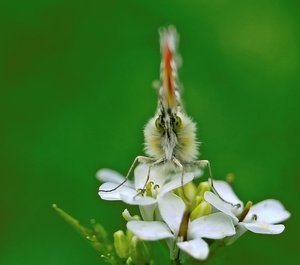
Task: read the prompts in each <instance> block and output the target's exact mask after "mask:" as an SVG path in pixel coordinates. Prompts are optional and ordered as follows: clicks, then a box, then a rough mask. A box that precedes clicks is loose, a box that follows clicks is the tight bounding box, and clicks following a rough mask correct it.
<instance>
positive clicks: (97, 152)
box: [0, 0, 300, 265]
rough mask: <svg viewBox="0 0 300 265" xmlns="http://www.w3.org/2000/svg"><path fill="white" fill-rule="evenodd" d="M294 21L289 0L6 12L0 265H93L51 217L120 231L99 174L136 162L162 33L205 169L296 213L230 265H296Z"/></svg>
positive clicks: (31, 6)
mask: <svg viewBox="0 0 300 265" xmlns="http://www.w3.org/2000/svg"><path fill="white" fill-rule="evenodd" d="M299 11H300V4H299V1H296V0H295V1H291V0H271V1H259V0H252V1H229V0H223V1H222V0H219V1H217V0H216V1H209V0H206V1H196V0H194V1H192V0H190V1H179V0H177V1H175V0H173V1H138V0H128V1H122V0H112V1H100V0H98V1H97V0H88V1H76V0H75V1H67V0H61V1H50V0H49V1H31V0H29V1H5V2H4V1H3V2H2V3H1V4H0V28H1V41H0V56H1V58H0V59H1V60H0V87H1V97H0V115H1V131H0V137H1V138H0V139H1V153H0V155H1V158H0V161H1V193H0V199H1V219H0V222H1V225H0V229H1V231H0V235H1V236H0V238H1V241H0V242H1V245H0V264H6V265H11V264H14V265H15V264H43V265H46V264H100V263H101V262H100V261H99V256H98V253H97V252H95V251H94V250H93V249H92V248H91V247H90V246H89V245H88V244H87V243H86V242H85V241H84V240H83V239H82V238H81V237H80V236H79V235H78V234H76V233H75V232H74V231H73V230H72V228H71V227H69V225H68V224H67V223H65V221H64V220H62V219H61V218H60V217H59V216H58V215H57V214H56V213H55V211H54V210H53V209H52V207H51V205H52V204H53V203H57V204H58V206H60V207H61V208H63V209H64V210H66V211H67V212H68V213H70V214H71V215H73V216H74V217H76V218H77V219H79V220H80V221H81V222H82V223H83V224H85V225H88V224H89V220H90V219H91V218H95V219H96V220H98V221H100V222H101V223H102V224H103V225H104V226H105V227H106V228H107V229H108V230H109V231H110V232H113V231H115V230H117V229H124V227H125V222H124V221H123V219H122V218H121V212H122V210H123V209H124V208H125V205H124V204H122V203H117V202H105V201H101V200H100V198H99V197H98V195H97V191H98V187H99V183H98V181H97V180H96V179H95V172H96V171H97V170H98V169H99V168H103V167H109V168H113V169H115V170H117V171H119V172H121V173H122V174H125V173H126V172H127V170H128V168H129V166H130V165H131V162H132V161H133V159H134V157H135V156H136V155H141V154H143V150H142V148H143V145H142V143H143V134H142V129H143V126H144V124H145V123H146V122H147V120H148V119H149V118H150V117H151V115H153V113H154V111H155V108H156V100H157V99H156V93H155V92H154V90H153V89H152V88H151V83H152V81H153V80H155V79H158V77H159V64H160V54H159V45H158V32H157V31H158V28H159V27H161V26H166V25H169V24H174V25H175V26H176V27H177V29H178V31H179V34H180V36H181V43H180V52H181V54H182V57H183V68H182V69H181V70H180V80H181V82H182V83H183V85H184V88H185V90H184V95H183V99H184V102H185V105H186V110H187V112H188V113H189V114H190V115H191V116H192V117H194V120H195V121H196V122H197V123H198V128H199V131H198V138H199V139H200V140H201V141H202V142H203V144H202V146H201V158H203V159H209V160H210V161H211V164H212V169H213V172H214V175H215V177H216V178H219V179H224V178H225V176H226V174H227V173H229V172H232V173H234V174H235V177H236V178H235V182H234V187H235V190H236V192H237V194H238V195H239V197H240V198H241V199H242V200H244V201H247V200H252V201H253V202H254V203H256V202H259V201H261V200H263V199H267V198H276V199H278V200H280V201H281V202H282V203H283V204H284V205H285V207H286V208H287V209H288V210H289V211H290V212H291V213H292V217H291V218H290V220H288V221H286V222H285V225H286V230H285V231H284V233H283V234H281V235H278V236H262V235H254V234H251V233H247V234H246V235H244V236H243V237H242V238H241V239H239V240H238V241H237V242H236V243H235V244H233V245H232V246H229V247H227V248H226V255H227V259H228V264H266V263H268V264H296V263H297V262H296V257H298V252H297V251H298V247H297V246H296V245H295V244H294V243H293V240H295V239H297V236H299V232H300V229H299V227H298V225H299V205H298V203H299V197H300V196H299V194H300V191H299V189H300V187H299V185H298V183H299V181H298V179H299V175H300V174H299V173H300V172H299V166H298V164H299V135H300V133H299V120H300V119H299V113H300V112H299V108H298V105H299V95H300V93H299V84H300V82H299V81H300V80H299V79H300V74H299V70H300V53H299V47H300V27H299V25H300V24H299V23H300V14H299ZM206 176H207V173H206ZM133 211H134V210H133Z"/></svg>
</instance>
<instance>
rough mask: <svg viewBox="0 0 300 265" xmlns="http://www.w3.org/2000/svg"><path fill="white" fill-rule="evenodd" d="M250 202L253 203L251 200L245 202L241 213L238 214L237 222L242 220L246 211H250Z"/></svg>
mask: <svg viewBox="0 0 300 265" xmlns="http://www.w3.org/2000/svg"><path fill="white" fill-rule="evenodd" d="M252 204H253V203H252V202H251V201H248V202H247V204H246V206H245V208H244V210H243V211H242V213H241V214H240V216H239V222H242V221H243V220H244V219H245V217H246V215H247V214H248V212H249V211H250V207H251V206H252Z"/></svg>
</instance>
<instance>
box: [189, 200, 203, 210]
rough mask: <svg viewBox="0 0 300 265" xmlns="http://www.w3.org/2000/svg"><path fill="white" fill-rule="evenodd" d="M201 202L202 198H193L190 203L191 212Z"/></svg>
mask: <svg viewBox="0 0 300 265" xmlns="http://www.w3.org/2000/svg"><path fill="white" fill-rule="evenodd" d="M202 201H203V197H201V196H195V198H194V200H193V201H192V206H191V210H192V211H193V210H194V209H195V208H196V207H197V206H198V205H199V204H200V203H201V202H202Z"/></svg>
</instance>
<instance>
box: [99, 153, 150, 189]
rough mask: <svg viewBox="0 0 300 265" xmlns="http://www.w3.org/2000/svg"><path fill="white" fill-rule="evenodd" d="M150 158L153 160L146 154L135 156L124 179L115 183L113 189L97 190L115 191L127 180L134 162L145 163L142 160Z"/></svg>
mask: <svg viewBox="0 0 300 265" xmlns="http://www.w3.org/2000/svg"><path fill="white" fill-rule="evenodd" d="M152 160H153V159H151V158H149V157H146V156H137V157H136V158H135V159H134V160H133V163H132V165H131V167H130V168H129V170H128V173H127V175H126V177H125V179H124V180H123V181H122V182H121V183H120V184H118V185H117V186H116V187H115V188H113V189H110V190H99V191H101V192H112V191H115V190H116V189H118V188H119V187H121V186H122V185H123V184H124V183H125V182H126V181H127V180H128V178H129V176H130V173H131V171H132V169H133V168H134V166H135V164H136V162H138V161H139V162H142V163H145V162H144V161H152Z"/></svg>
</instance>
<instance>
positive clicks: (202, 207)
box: [190, 201, 211, 221]
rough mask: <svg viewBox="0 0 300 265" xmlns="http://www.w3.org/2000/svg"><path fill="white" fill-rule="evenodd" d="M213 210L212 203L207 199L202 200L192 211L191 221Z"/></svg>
mask: <svg viewBox="0 0 300 265" xmlns="http://www.w3.org/2000/svg"><path fill="white" fill-rule="evenodd" d="M210 212H211V205H210V204H209V203H208V202H206V201H202V202H201V203H200V204H199V205H198V206H197V207H196V208H195V209H194V210H193V211H192V213H191V216H190V219H191V221H193V220H195V219H197V218H199V217H202V216H205V215H209V214H210Z"/></svg>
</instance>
